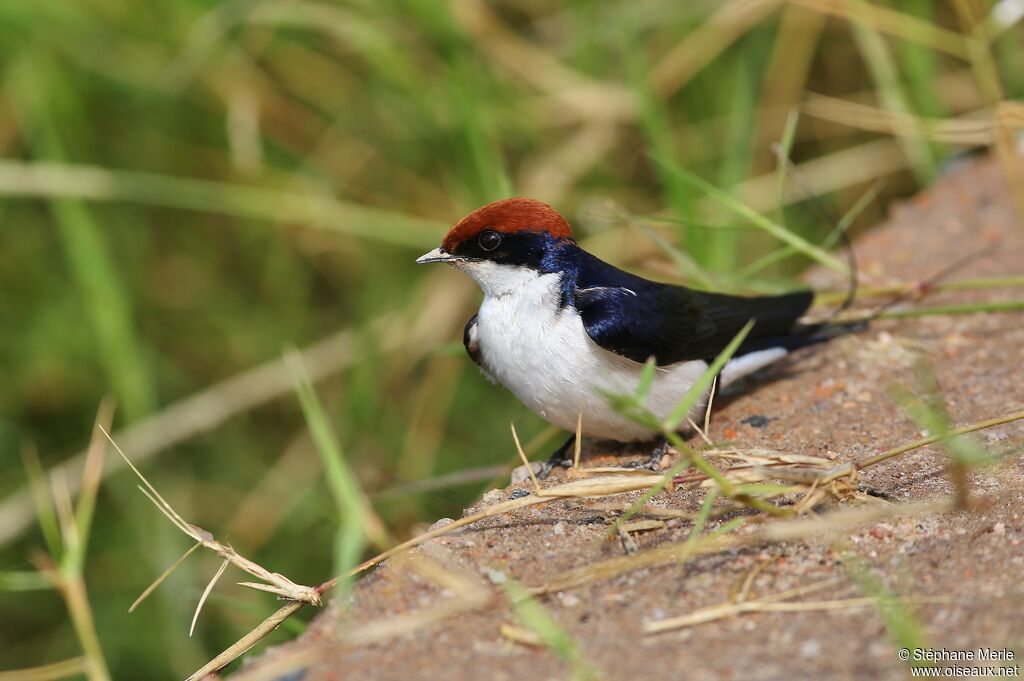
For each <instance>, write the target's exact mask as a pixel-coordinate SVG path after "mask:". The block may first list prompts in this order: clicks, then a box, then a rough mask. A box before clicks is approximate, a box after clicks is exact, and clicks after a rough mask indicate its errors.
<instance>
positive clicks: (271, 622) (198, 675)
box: [186, 601, 305, 681]
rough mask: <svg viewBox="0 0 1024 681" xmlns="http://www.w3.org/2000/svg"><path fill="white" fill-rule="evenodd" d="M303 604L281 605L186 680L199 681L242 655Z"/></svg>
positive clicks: (299, 602) (295, 602) (300, 602)
mask: <svg viewBox="0 0 1024 681" xmlns="http://www.w3.org/2000/svg"><path fill="white" fill-rule="evenodd" d="M303 605H305V603H303V602H302V601H290V602H289V603H288V604H287V605H284V606H282V607H281V609H280V610H278V611H277V612H275V613H274V614H273V615H271V616H270V617H268V618H267V619H265V620H263V621H262V622H261V623H260V624H259V626H257V627H256V628H255V629H253V630H252V631H250V632H249V633H248V634H246V635H245V636H243V637H242V638H240V639H238V641H236V642H235V643H233V644H231V645H230V646H228V647H227V648H226V649H225V650H224V652H222V653H221V654H220V655H218V656H217V657H215V658H213V659H212V660H210V661H209V662H207V663H206V664H204V665H203V666H202V667H200V668H199V669H198V670H196V672H195V673H194V674H192V676H190V677H188V679H186V681H199V680H200V679H204V678H206V676H207V675H209V674H212V673H214V672H216V671H218V670H220V669H223V668H224V667H226V666H228V665H229V664H231V663H232V662H234V661H235V660H237V659H238V658H239V657H241V656H242V655H244V654H245V651H247V650H249V648H252V647H253V646H254V645H256V644H257V643H259V642H260V641H262V640H263V639H264V638H266V637H267V635H269V634H270V633H271V632H273V631H274V630H275V629H277V628H278V627H279V626H281V623H282V622H284V621H285V620H286V619H288V618H289V617H291V616H292V615H293V614H295V612H296V611H297V610H298V609H299V608H301V607H302V606H303Z"/></svg>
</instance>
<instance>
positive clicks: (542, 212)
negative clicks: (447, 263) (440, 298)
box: [441, 198, 572, 264]
mask: <svg viewBox="0 0 1024 681" xmlns="http://www.w3.org/2000/svg"><path fill="white" fill-rule="evenodd" d="M552 241H556V242H561V241H572V228H571V227H570V226H569V222H568V221H567V220H566V219H565V218H563V217H562V216H561V215H559V214H558V211H556V210H555V209H554V208H552V207H551V206H549V205H548V204H546V203H543V202H541V201H537V200H535V199H527V198H514V199H504V200H502V201H495V202H494V203H489V204H487V205H486V206H484V207H483V208H478V209H477V210H475V211H473V212H472V213H470V214H469V215H467V216H466V217H464V218H462V219H461V220H459V222H457V223H456V224H455V226H454V227H452V228H451V229H450V230H449V231H448V234H446V235H445V237H444V240H443V241H442V242H441V250H442V251H444V252H445V253H449V254H451V255H453V256H459V257H461V258H465V259H471V260H493V261H495V262H509V263H514V264H529V261H530V260H532V259H533V258H535V257H538V256H540V255H541V253H539V252H538V250H543V248H544V245H545V244H549V243H551V242H552ZM524 261H525V262H524Z"/></svg>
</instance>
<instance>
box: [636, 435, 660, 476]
mask: <svg viewBox="0 0 1024 681" xmlns="http://www.w3.org/2000/svg"><path fill="white" fill-rule="evenodd" d="M668 449H669V444H668V440H666V439H665V438H661V439H660V440H659V441H658V445H657V446H656V447H655V448H654V449H653V450H651V457H650V459H648V460H647V461H631V462H629V463H628V464H626V467H627V468H635V469H637V470H643V469H649V470H652V471H654V472H655V473H657V472H658V471H660V470H661V460H662V458H664V456H665V453H666V452H667V451H668Z"/></svg>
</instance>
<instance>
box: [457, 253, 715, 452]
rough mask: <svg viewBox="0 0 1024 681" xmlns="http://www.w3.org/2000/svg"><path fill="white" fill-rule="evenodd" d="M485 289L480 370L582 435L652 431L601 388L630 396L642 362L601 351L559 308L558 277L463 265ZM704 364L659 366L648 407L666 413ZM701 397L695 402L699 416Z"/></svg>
mask: <svg viewBox="0 0 1024 681" xmlns="http://www.w3.org/2000/svg"><path fill="white" fill-rule="evenodd" d="M462 269H465V270H466V272H467V273H468V274H470V276H472V277H473V278H474V279H476V280H477V282H478V283H479V284H480V286H481V288H482V289H483V290H484V301H483V304H482V305H481V306H480V312H479V313H478V316H477V325H478V326H477V332H478V334H479V335H478V338H479V344H480V352H481V360H482V364H483V366H484V368H485V370H486V371H487V372H488V373H489V374H490V375H491V376H493V377H494V379H495V380H497V381H498V382H499V383H501V384H502V385H504V386H505V387H506V388H508V389H509V390H511V391H512V393H514V394H515V395H516V397H518V398H519V399H520V400H521V401H522V402H523V403H524V404H526V406H528V407H529V408H530V409H532V410H533V411H535V412H536V413H537V414H539V415H540V416H541V417H543V418H544V419H545V420H547V421H549V422H550V423H552V424H554V425H556V426H558V427H560V428H563V429H565V430H570V431H575V430H576V419H577V415H578V414H579V413H580V411H581V410H582V413H583V433H584V434H585V435H588V436H591V437H598V438H607V439H612V440H620V441H633V440H640V439H644V438H647V437H650V436H652V435H654V433H653V432H652V431H650V430H648V429H646V428H644V427H642V426H640V425H638V424H636V423H634V422H633V421H631V420H630V419H628V418H626V417H624V416H622V415H620V414H619V413H618V412H616V411H615V410H614V409H613V408H612V407H611V406H610V405H609V404H608V401H607V398H606V397H605V395H606V394H607V393H619V394H623V393H633V392H635V391H636V389H637V385H638V383H639V379H640V373H641V369H642V365H641V364H638V363H637V362H634V361H632V360H629V359H626V358H625V357H622V356H620V355H617V354H615V353H612V352H609V351H607V350H604V349H603V348H601V347H600V346H598V345H597V344H596V343H594V341H593V340H591V338H590V336H588V335H587V331H586V329H585V328H584V326H583V320H582V319H581V318H580V316H579V314H578V313H577V312H576V310H575V308H573V307H572V306H571V305H570V306H566V307H560V306H559V302H560V298H561V286H560V284H561V277H562V275H561V274H539V273H538V272H536V271H534V270H532V269H529V268H525V267H509V266H507V265H505V266H500V267H499V266H494V265H492V264H491V263H473V264H472V265H467V266H464V267H463V268H462ZM706 369H707V364H706V363H705V362H703V361H692V362H679V363H677V364H673V365H670V366H665V367H659V368H658V371H657V374H656V376H655V379H654V382H653V385H652V387H651V390H650V392H649V393H648V396H647V407H648V409H650V410H651V411H652V412H653V413H654V414H655V415H656V416H658V417H659V418H664V417H665V416H667V415H668V414H670V413H671V412H672V410H673V409H674V408H675V406H676V404H677V403H678V402H679V400H680V399H681V398H682V397H683V395H684V394H685V393H686V391H687V390H688V389H689V388H690V386H691V385H692V384H693V382H694V381H695V380H696V379H697V378H698V377H699V376H700V375H701V374H702V373H703V372H704V371H705V370H706ZM703 408H704V406H703V400H701V403H700V404H698V405H697V407H695V412H698V413H702V411H703Z"/></svg>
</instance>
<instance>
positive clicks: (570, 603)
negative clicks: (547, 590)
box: [562, 594, 580, 608]
mask: <svg viewBox="0 0 1024 681" xmlns="http://www.w3.org/2000/svg"><path fill="white" fill-rule="evenodd" d="M579 604H580V598H579V596H576V595H574V594H565V595H564V596H562V605H564V606H565V607H567V608H575V607H576V606H577V605H579Z"/></svg>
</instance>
